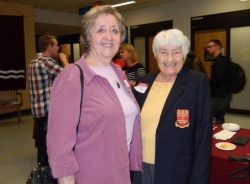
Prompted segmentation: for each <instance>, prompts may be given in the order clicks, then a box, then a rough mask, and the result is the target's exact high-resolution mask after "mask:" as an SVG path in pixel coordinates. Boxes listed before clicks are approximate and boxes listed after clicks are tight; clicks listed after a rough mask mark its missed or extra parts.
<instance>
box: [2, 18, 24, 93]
mask: <svg viewBox="0 0 250 184" xmlns="http://www.w3.org/2000/svg"><path fill="white" fill-rule="evenodd" d="M0 23H1V28H0V41H1V49H0V52H1V57H0V60H1V61H0V90H19V89H23V90H25V87H26V86H25V84H26V83H25V81H26V80H25V78H26V74H25V73H26V71H25V68H26V67H25V48H24V26H23V17H22V16H3V15H0Z"/></svg>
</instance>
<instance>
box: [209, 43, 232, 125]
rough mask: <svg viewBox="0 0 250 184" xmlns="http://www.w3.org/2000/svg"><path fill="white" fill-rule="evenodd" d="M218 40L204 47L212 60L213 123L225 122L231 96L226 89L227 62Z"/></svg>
mask: <svg viewBox="0 0 250 184" xmlns="http://www.w3.org/2000/svg"><path fill="white" fill-rule="evenodd" d="M221 47H222V44H221V42H220V41H219V40H210V41H209V42H208V44H207V46H206V51H207V53H208V54H209V55H210V56H211V57H212V58H213V62H214V63H213V65H212V71H211V80H210V86H211V97H212V113H213V117H214V120H215V123H219V124H222V123H224V122H225V114H226V112H227V110H228V108H229V105H230V101H231V98H232V94H231V92H230V90H229V88H228V67H229V61H228V60H227V58H226V57H225V56H223V55H222V52H221Z"/></svg>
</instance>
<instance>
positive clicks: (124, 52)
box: [119, 43, 146, 89]
mask: <svg viewBox="0 0 250 184" xmlns="http://www.w3.org/2000/svg"><path fill="white" fill-rule="evenodd" d="M119 51H120V58H121V59H122V60H124V61H125V63H126V65H125V66H124V67H123V68H122V69H123V70H124V71H125V74H126V76H127V78H128V80H129V83H130V85H131V87H132V89H133V88H134V86H135V82H136V80H137V79H138V78H140V77H142V76H144V75H146V70H145V68H144V66H143V65H142V64H141V63H139V62H138V57H137V52H136V50H135V48H134V47H133V45H131V44H129V43H122V44H121V45H120V50H119Z"/></svg>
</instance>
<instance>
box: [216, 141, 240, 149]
mask: <svg viewBox="0 0 250 184" xmlns="http://www.w3.org/2000/svg"><path fill="white" fill-rule="evenodd" d="M215 146H216V148H218V149H221V150H234V149H235V148H236V146H235V145H234V144H233V143H230V142H218V143H216V144H215Z"/></svg>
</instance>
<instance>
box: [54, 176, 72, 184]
mask: <svg viewBox="0 0 250 184" xmlns="http://www.w3.org/2000/svg"><path fill="white" fill-rule="evenodd" d="M57 182H58V184H76V179H75V176H74V175H70V176H66V177H62V178H58V179H57Z"/></svg>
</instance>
